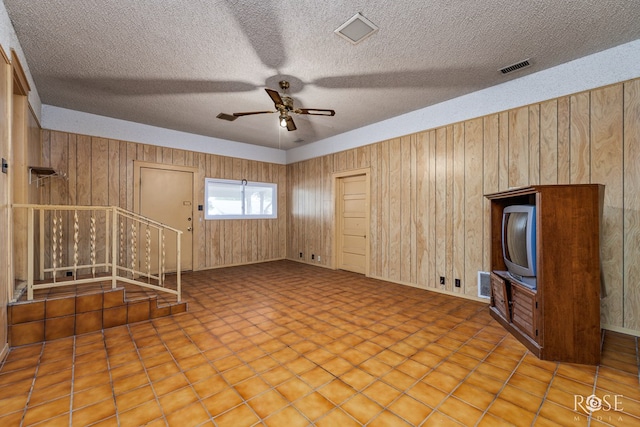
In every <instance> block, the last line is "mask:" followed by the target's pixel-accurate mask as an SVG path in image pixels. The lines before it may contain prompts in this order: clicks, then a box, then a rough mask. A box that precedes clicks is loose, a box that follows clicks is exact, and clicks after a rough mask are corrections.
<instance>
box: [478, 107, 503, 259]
mask: <svg viewBox="0 0 640 427" xmlns="http://www.w3.org/2000/svg"><path fill="white" fill-rule="evenodd" d="M499 132H500V131H499V116H498V115H497V114H493V115H491V116H487V117H485V118H484V135H483V139H484V145H483V153H484V162H483V165H484V167H483V181H484V182H483V192H484V194H490V193H495V192H497V191H498V190H499V186H500V184H499V169H500V160H499V155H500V153H499V151H498V148H499V142H498V141H499V139H498V135H499ZM482 204H483V209H484V222H483V241H484V244H483V248H484V250H483V257H482V268H483V270H484V271H489V266H490V265H491V229H490V224H491V215H490V206H491V204H490V202H489V200H487V199H486V198H483V201H482Z"/></svg>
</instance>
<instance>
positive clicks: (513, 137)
mask: <svg viewBox="0 0 640 427" xmlns="http://www.w3.org/2000/svg"><path fill="white" fill-rule="evenodd" d="M528 140H529V108H528V107H522V108H517V109H515V110H510V111H509V144H508V145H509V187H522V186H525V185H528V184H529V144H528V143H529V141H528Z"/></svg>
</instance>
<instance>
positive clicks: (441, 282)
mask: <svg viewBox="0 0 640 427" xmlns="http://www.w3.org/2000/svg"><path fill="white" fill-rule="evenodd" d="M440 284H441V285H444V276H440Z"/></svg>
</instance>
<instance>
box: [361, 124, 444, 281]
mask: <svg viewBox="0 0 640 427" xmlns="http://www.w3.org/2000/svg"><path fill="white" fill-rule="evenodd" d="M415 152H416V154H415V160H416V213H415V215H416V216H415V226H416V229H415V235H416V236H415V237H416V264H417V266H416V267H417V277H416V281H415V283H416V284H417V285H418V286H420V287H423V288H424V287H426V286H427V282H431V279H432V277H433V276H432V275H431V271H430V269H429V254H430V253H431V252H432V251H431V250H430V249H431V248H432V246H430V244H429V240H428V236H429V229H430V228H431V225H432V224H433V223H432V221H431V218H429V200H430V199H431V196H432V195H431V193H430V189H431V188H430V186H429V132H420V133H419V134H417V135H416V143H415ZM372 173H375V170H372ZM371 219H372V220H374V217H373V212H372V213H371Z"/></svg>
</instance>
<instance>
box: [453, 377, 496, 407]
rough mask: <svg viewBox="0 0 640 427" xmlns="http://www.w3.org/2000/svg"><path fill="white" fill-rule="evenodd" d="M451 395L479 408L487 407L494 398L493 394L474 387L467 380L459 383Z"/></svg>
mask: <svg viewBox="0 0 640 427" xmlns="http://www.w3.org/2000/svg"><path fill="white" fill-rule="evenodd" d="M453 395H454V396H455V397H457V398H458V399H460V400H462V401H464V402H466V403H468V404H470V405H473V406H475V407H476V408H479V409H485V408H488V407H489V404H490V403H491V402H493V400H494V399H495V398H496V395H495V394H493V393H489V392H488V391H485V390H483V389H481V388H478V387H475V386H473V385H471V384H470V383H468V382H465V383H462V384H460V386H459V387H458V388H457V389H456V390H455V391H454V392H453Z"/></svg>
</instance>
